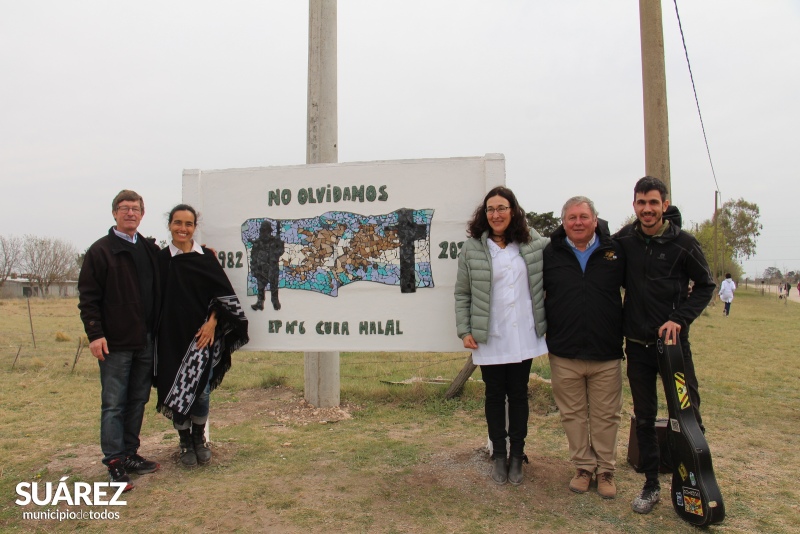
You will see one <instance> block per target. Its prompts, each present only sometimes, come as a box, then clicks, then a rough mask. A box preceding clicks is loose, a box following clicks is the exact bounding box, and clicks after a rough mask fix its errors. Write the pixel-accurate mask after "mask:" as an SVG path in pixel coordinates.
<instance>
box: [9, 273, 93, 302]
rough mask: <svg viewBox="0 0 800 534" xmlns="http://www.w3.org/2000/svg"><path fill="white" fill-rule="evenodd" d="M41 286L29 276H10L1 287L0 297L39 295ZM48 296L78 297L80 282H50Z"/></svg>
mask: <svg viewBox="0 0 800 534" xmlns="http://www.w3.org/2000/svg"><path fill="white" fill-rule="evenodd" d="M39 293H40V292H39V286H37V285H36V283H35V282H33V281H31V280H30V279H29V278H9V279H7V280H6V281H5V283H4V284H3V287H0V298H3V299H17V298H18V299H21V298H25V297H39V296H41V295H40V294H39ZM46 296H49V297H77V296H78V282H77V281H72V280H69V281H66V282H58V283H53V284H50V289H49V291H48V293H47V295H46Z"/></svg>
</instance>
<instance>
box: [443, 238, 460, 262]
mask: <svg viewBox="0 0 800 534" xmlns="http://www.w3.org/2000/svg"><path fill="white" fill-rule="evenodd" d="M462 246H464V242H463V241H459V242H458V243H456V242H455V241H442V242H441V243H439V247H440V248H441V249H442V251H441V252H440V253H439V256H438V257H439V258H441V259H447V256H448V251H449V253H450V254H449V255H450V257H451V258H452V259H456V258H457V257H458V251H459V250H461V247H462Z"/></svg>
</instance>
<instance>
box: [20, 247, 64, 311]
mask: <svg viewBox="0 0 800 534" xmlns="http://www.w3.org/2000/svg"><path fill="white" fill-rule="evenodd" d="M76 257H78V250H77V249H76V248H75V246H74V245H73V244H72V243H68V242H67V241H62V240H61V239H55V238H52V237H38V236H34V235H26V236H25V238H24V240H23V245H22V259H21V266H22V270H23V271H24V272H25V274H26V275H27V276H28V277H29V278H30V279H31V282H33V283H35V284H36V285H37V286H38V287H39V294H40V295H41V296H45V295H47V294H49V293H50V286H51V285H53V284H54V283H60V282H66V281H67V280H74V279H75V278H76V277H77V275H78V269H77V265H76V262H75V258H76Z"/></svg>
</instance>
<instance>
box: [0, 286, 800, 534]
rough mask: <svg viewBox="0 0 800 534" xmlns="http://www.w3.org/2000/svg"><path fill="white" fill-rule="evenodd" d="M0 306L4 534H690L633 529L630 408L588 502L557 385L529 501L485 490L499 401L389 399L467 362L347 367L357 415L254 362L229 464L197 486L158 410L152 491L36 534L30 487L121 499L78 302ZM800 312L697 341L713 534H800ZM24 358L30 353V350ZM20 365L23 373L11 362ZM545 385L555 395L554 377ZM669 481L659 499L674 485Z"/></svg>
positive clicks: (524, 491)
mask: <svg viewBox="0 0 800 534" xmlns="http://www.w3.org/2000/svg"><path fill="white" fill-rule="evenodd" d="M30 306H31V312H32V320H33V328H34V334H35V337H36V348H34V347H33V344H32V339H31V332H30V331H31V325H30V322H29V318H28V308H27V303H26V301H24V300H5V301H0V531H2V532H72V531H81V532H106V531H111V530H113V531H118V532H182V531H187V530H191V531H192V532H308V531H325V532H387V533H391V532H397V533H400V532H436V533H440V532H475V533H478V532H509V533H512V532H513V533H518V532H656V533H662V532H663V533H667V532H669V533H673V532H693V531H694V530H695V529H694V527H691V526H689V525H688V524H685V523H683V522H682V521H681V520H680V519H678V517H677V516H676V514H675V513H674V511H673V510H672V507H671V505H670V504H669V503H668V502H663V501H662V503H661V504H659V505H658V506H657V508H656V509H655V511H654V512H653V513H652V514H650V515H648V516H640V515H637V514H635V513H633V512H632V511H631V509H630V501H631V500H632V499H633V497H634V496H635V495H636V493H637V492H638V490H639V488H640V487H641V483H642V476H641V475H638V474H636V473H635V472H634V471H633V470H632V468H631V467H630V466H629V465H628V464H627V463H626V462H625V458H626V455H627V443H628V432H629V422H628V418H629V414H630V412H631V402H630V394H629V391H627V389H626V391H625V403H624V407H623V411H624V413H623V425H622V428H621V430H620V436H619V461H618V471H617V484H618V488H619V496H618V498H617V499H616V500H612V501H604V500H602V499H600V498H599V497H598V495H597V494H596V493H594V492H590V493H587V494H584V495H577V494H573V493H571V492H570V491H568V489H567V482H568V481H569V478H570V477H571V474H572V468H571V466H570V464H569V461H568V454H567V444H566V439H565V437H564V433H563V431H562V430H561V425H560V422H559V419H558V414H557V412H555V410H554V409H553V406H552V404H553V402H552V397H551V392H550V387H549V385H548V384H546V383H543V382H541V381H535V380H532V381H531V399H530V402H531V407H532V410H531V417H530V424H529V439H528V445H527V453H528V456H529V458H530V460H531V463H530V464H528V465H526V466H525V482H524V483H523V484H522V485H521V486H519V487H511V486H501V487H498V486H495V485H494V484H492V483H491V482H490V480H489V478H488V476H487V475H488V473H489V470H490V464H489V462H488V461H487V456H486V452H485V450H484V449H483V448H482V446H483V445H484V444H485V424H484V421H483V402H482V395H483V388H482V383H481V382H480V381H479V380H478V379H479V378H480V372H479V371H477V372H476V373H475V375H474V378H475V379H476V380H474V381H471V382H470V383H468V384H467V387H466V389H465V391H464V393H463V395H462V396H461V397H460V398H459V399H456V400H453V401H448V400H445V399H444V389H445V387H446V386H442V385H436V384H425V383H413V384H409V385H396V384H389V383H387V382H392V381H401V380H405V379H409V378H411V377H429V378H432V377H443V378H445V379H452V378H453V377H454V376H455V375H456V373H457V372H458V371H459V370H460V368H461V366H462V364H463V362H464V358H465V355H464V354H408V353H403V354H400V353H369V354H367V353H357V354H355V353H354V354H350V353H348V354H342V357H341V375H342V379H341V382H342V405H341V407H339V408H337V409H326V410H319V409H316V408H314V407H313V406H308V405H307V404H305V403H304V402H303V400H302V397H303V395H302V388H303V367H302V360H303V358H302V355H301V354H290V353H269V352H247V351H241V352H239V353H237V354H236V355H235V358H234V367H233V369H232V370H231V372H230V373H229V374H228V376H227V377H226V379H225V382H224V383H223V384H222V386H221V387H220V388H219V389H218V390H217V391H215V392H214V394H213V395H212V406H211V410H212V411H211V423H212V427H211V438H212V442H213V449H212V450H213V453H214V458H213V460H212V461H211V464H210V465H209V466H206V467H200V468H195V469H192V470H187V469H183V468H181V467H180V466H179V465H178V463H177V456H176V452H177V442H178V440H177V434H176V433H175V432H174V431H173V430H172V427H171V423H170V422H169V421H168V420H166V419H165V418H164V417H163V416H161V415H159V414H157V413H155V409H154V406H155V404H154V402H152V401H151V403H150V404H149V405H148V408H147V414H146V417H145V424H144V427H143V429H142V441H143V443H142V448H141V450H140V452H141V453H142V454H143V455H144V456H147V457H149V458H152V459H156V460H158V461H159V462H160V463H161V464H162V468H161V469H160V470H159V471H157V472H156V473H153V474H150V475H144V476H134V482H135V484H136V487H135V489H134V490H133V491H132V492H130V493H127V494H126V496H125V499H126V501H127V504H126V505H125V506H119V507H107V508H109V509H111V508H114V511H116V512H119V515H120V517H119V519H118V520H88V519H87V520H80V519H72V520H70V519H67V520H64V521H61V522H59V521H57V520H38V521H37V520H32V519H23V512H25V511H36V510H40V509H55V508H58V509H60V510H62V511H65V510H67V509H69V510H71V511H81V510H84V511H85V510H89V509H90V508H92V509H94V511H102V510H104V509H106V507H103V506H100V507H88V506H86V505H83V506H78V507H70V506H67V505H66V504H65V503H61V504H59V505H58V506H57V507H46V506H36V505H34V504H30V505H28V506H24V507H22V506H18V505H17V504H15V502H14V501H15V500H16V499H17V498H18V495H17V494H16V491H15V488H16V486H17V484H18V483H20V482H39V483H46V482H52V483H54V484H57V483H58V481H59V480H61V479H62V478H63V477H68V478H67V481H68V483H69V484H70V485H71V484H72V483H73V482H76V481H85V482H96V481H105V480H106V473H105V469H104V467H103V465H102V464H101V462H100V459H101V453H100V447H99V380H98V369H97V364H96V363H95V360H94V358H93V357H92V356H91V354H90V353H89V352H88V351H87V350H84V351H83V353H82V354H81V357H80V359H79V360H78V362H77V365H75V368H74V371H73V370H72V367H73V363H74V359H75V354H76V350H77V347H78V342H79V339H80V337H81V336H82V328H81V324H80V320H79V318H78V314H77V308H76V301H75V300H74V299H72V300H32V301H31V302H30ZM798 324H800V305H798V304H797V303H794V302H790V303H788V305H784V304H783V302H778V301H776V299H774V298H770V297H769V296H761V295H760V294H758V293H756V292H752V291H751V292H746V291H744V290H742V291H739V292H738V293H737V297H736V300H735V301H734V304H733V310H732V314H731V316H730V317H729V318H724V317H723V316H722V308H721V306H719V305H718V306H716V307H710V308H709V309H708V310H707V312H706V313H705V314H704V315H703V316H702V317H700V318H699V319H698V321H697V322H696V323H695V325H694V326H693V327H692V347H693V352H694V354H695V362H696V367H697V372H698V375H699V378H700V385H701V395H702V397H703V404H702V407H703V415H704V421H705V424H706V427H707V429H708V432H707V438H708V441H709V444H710V446H711V451H712V453H713V457H714V466H715V470H716V474H717V479H718V481H719V483H720V486H721V489H722V493H723V496H724V498H725V504H726V508H727V514H728V515H727V518H726V520H725V522H724V523H722V524H721V525H718V526H714V527H711V528H710V529H709V530H711V531H714V532H730V533H740V532H759V533H761V532H787V533H788V532H798V531H800V507H799V505H798V503H800V490H799V489H798V486H796V485H795V484H794V473H795V470H794V467H793V466H796V465H798V464H800V437H799V436H800V432H799V431H798V429H799V428H800V392H798V386H799V385H800V349H798V348H797V347H798V342H797V333H798V328H797V325H798ZM20 347H21V350H19V349H20ZM18 350H19V358H18V360H17V361H16V362H14V360H15V357H16V355H17V352H18ZM534 371H536V372H538V373H539V374H541V375H544V376H548V372H549V369H547V368H546V363H544V364H541V363H535V364H534ZM669 478H670V477H668V476H663V478H662V485H664V486H668V485H669Z"/></svg>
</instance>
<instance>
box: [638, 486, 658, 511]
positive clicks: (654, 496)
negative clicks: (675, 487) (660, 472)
mask: <svg viewBox="0 0 800 534" xmlns="http://www.w3.org/2000/svg"><path fill="white" fill-rule="evenodd" d="M660 495H661V486H659V484H658V482H656V483H651V482H647V483H645V485H644V488H642V491H640V492H639V495H638V496H637V497H636V498H635V499H634V500H633V503H632V504H631V508H633V511H634V512H636V513H637V514H649V513H650V512H651V511H652V510H653V507H654V506H655V505H656V503H657V502H658V500H659V497H660Z"/></svg>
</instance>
